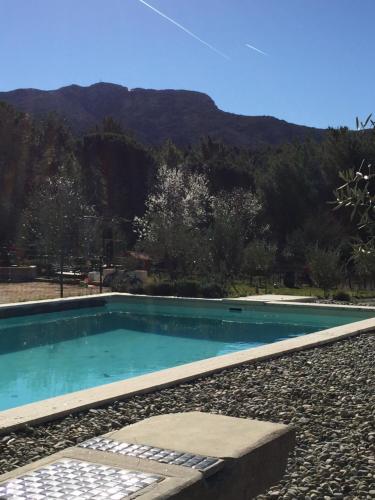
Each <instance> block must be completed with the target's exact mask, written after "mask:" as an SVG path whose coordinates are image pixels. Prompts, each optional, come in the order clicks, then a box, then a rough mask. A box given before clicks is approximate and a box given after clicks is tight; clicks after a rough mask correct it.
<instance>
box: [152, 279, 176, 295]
mask: <svg viewBox="0 0 375 500" xmlns="http://www.w3.org/2000/svg"><path fill="white" fill-rule="evenodd" d="M145 293H146V294H147V295H161V296H168V295H175V287H174V285H173V283H170V282H169V281H161V282H159V283H150V284H149V285H147V286H146V288H145Z"/></svg>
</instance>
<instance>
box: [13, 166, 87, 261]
mask: <svg viewBox="0 0 375 500" xmlns="http://www.w3.org/2000/svg"><path fill="white" fill-rule="evenodd" d="M91 217H94V218H95V212H94V210H93V208H92V207H91V206H90V205H88V204H87V202H86V199H85V197H84V195H83V192H82V188H81V184H80V181H79V178H78V177H77V172H76V171H75V164H74V160H72V159H69V162H67V163H66V164H64V165H62V166H61V168H60V170H59V172H58V173H57V174H56V175H55V176H53V177H47V178H46V179H45V180H44V182H43V184H41V185H40V186H39V187H38V190H35V193H34V195H33V196H32V197H31V198H30V200H29V204H28V207H27V208H26V209H25V210H24V212H23V216H22V223H21V231H20V239H21V241H22V246H23V247H24V248H27V249H29V251H31V252H32V249H34V252H36V254H37V255H49V256H51V257H52V259H55V261H56V262H61V265H63V260H64V259H66V258H69V257H75V256H82V255H85V254H89V253H90V252H88V251H87V244H88V242H92V241H93V240H94V238H95V235H96V233H97V231H96V228H95V227H93V226H91V227H90V228H89V227H87V226H86V224H85V218H91ZM88 256H89V255H88Z"/></svg>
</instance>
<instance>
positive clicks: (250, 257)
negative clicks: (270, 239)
mask: <svg viewBox="0 0 375 500" xmlns="http://www.w3.org/2000/svg"><path fill="white" fill-rule="evenodd" d="M275 259H276V246H275V245H271V244H269V243H267V242H266V241H263V240H254V241H252V242H250V243H249V244H248V245H247V246H246V248H245V250H244V257H243V263H242V269H243V271H244V272H245V273H246V274H248V275H250V276H251V277H253V276H256V275H263V276H265V277H266V279H267V278H268V276H269V274H270V273H271V271H272V269H273V266H274V265H275Z"/></svg>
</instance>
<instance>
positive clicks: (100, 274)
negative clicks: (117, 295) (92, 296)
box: [99, 257, 103, 293]
mask: <svg viewBox="0 0 375 500" xmlns="http://www.w3.org/2000/svg"><path fill="white" fill-rule="evenodd" d="M99 293H103V257H100V262H99Z"/></svg>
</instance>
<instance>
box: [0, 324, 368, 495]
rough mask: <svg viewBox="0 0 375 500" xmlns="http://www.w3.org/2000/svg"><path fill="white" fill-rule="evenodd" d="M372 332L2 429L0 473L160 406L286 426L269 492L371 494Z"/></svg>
mask: <svg viewBox="0 0 375 500" xmlns="http://www.w3.org/2000/svg"><path fill="white" fill-rule="evenodd" d="M374 341H375V336H374V334H373V333H367V334H361V335H359V336H355V337H351V338H349V339H346V340H342V341H338V342H335V343H333V344H329V345H325V346H321V347H317V348H313V349H309V350H306V351H300V352H295V353H292V354H289V355H284V356H282V357H279V358H275V359H273V360H267V361H263V362H259V363H256V364H248V365H243V366H241V367H236V368H233V369H228V370H224V371H222V372H220V373H217V374H214V375H211V376H209V377H206V378H201V379H198V380H195V381H192V382H189V383H183V384H180V385H178V386H176V387H173V388H167V389H162V390H160V391H157V392H154V393H151V394H144V395H139V396H134V397H132V398H130V399H128V400H125V401H119V402H115V403H113V404H110V405H107V406H105V407H103V408H97V409H90V410H87V411H84V412H81V413H78V414H75V415H70V416H67V417H65V418H63V419H61V420H58V421H54V422H50V423H45V424H40V425H37V426H29V427H26V428H24V429H22V430H19V431H15V432H12V433H9V435H5V436H4V435H2V436H1V435H0V473H4V472H7V471H10V470H12V469H14V468H16V467H20V466H22V465H24V464H27V463H30V462H32V461H35V460H38V459H40V458H42V457H44V456H46V455H50V454H52V453H55V452H56V451H58V450H62V449H64V448H67V447H69V446H73V445H75V444H78V443H81V442H83V441H85V440H87V439H90V438H92V437H94V436H98V435H100V434H104V433H106V432H109V431H111V430H116V429H119V428H121V427H123V426H125V425H129V424H132V423H135V422H137V421H139V420H142V419H144V418H147V417H150V416H153V415H160V414H163V413H171V412H181V411H193V410H198V411H205V412H211V413H217V414H223V415H229V416H233V417H240V418H250V419H258V420H267V421H272V422H280V423H285V424H292V425H294V426H295V428H296V432H297V444H296V448H295V450H294V452H293V454H292V455H291V457H290V459H289V462H288V467H287V471H286V474H285V475H284V477H283V479H282V480H281V481H280V482H279V484H277V485H274V486H273V487H272V488H271V489H270V490H269V491H268V492H266V493H264V494H262V495H260V496H259V497H258V500H267V499H277V498H280V499H285V500H290V499H306V500H313V499H319V500H320V499H322V500H328V499H335V498H336V499H343V500H347V499H353V500H361V499H370V500H371V499H374V498H375V356H374V354H375V352H374V351H375V349H374V347H375V342H374Z"/></svg>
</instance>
